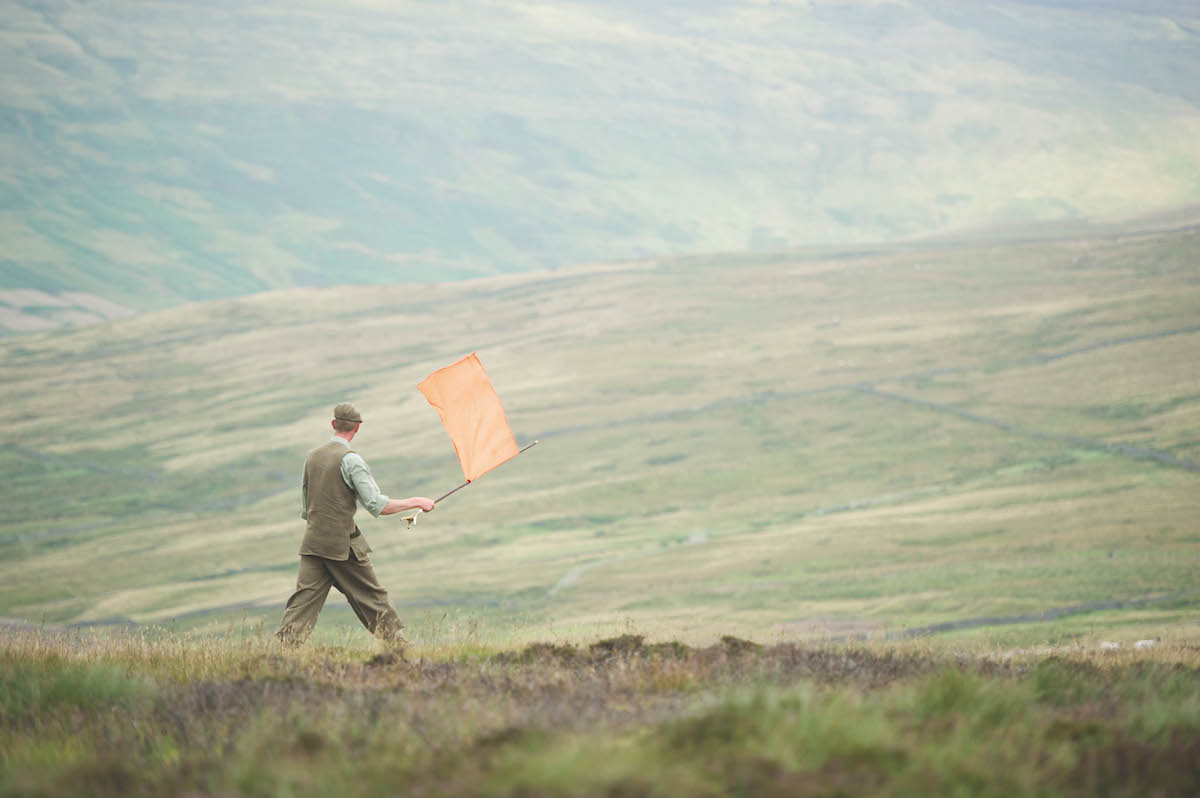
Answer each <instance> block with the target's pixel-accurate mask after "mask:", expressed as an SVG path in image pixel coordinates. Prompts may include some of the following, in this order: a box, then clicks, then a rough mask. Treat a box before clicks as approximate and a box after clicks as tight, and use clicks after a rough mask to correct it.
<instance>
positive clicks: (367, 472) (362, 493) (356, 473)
mask: <svg viewBox="0 0 1200 798" xmlns="http://www.w3.org/2000/svg"><path fill="white" fill-rule="evenodd" d="M342 479H344V480H345V481H346V484H347V485H349V486H350V487H351V488H353V489H354V493H355V495H356V496H357V497H358V503H359V504H360V505H362V508H363V509H364V510H366V511H367V512H368V513H370V514H371V515H373V516H374V517H376V518H378V517H379V514H380V513H382V512H383V508H384V507H387V503H388V497H387V496H385V495H383V494H382V493H380V492H379V486H378V485H376V484H375V477H374V476H372V474H371V469H369V468H367V463H366V461H364V460H363V459H362V457H360V456H359V455H358V453H357V452H350V453H349V454H347V455H346V456H345V457H343V458H342Z"/></svg>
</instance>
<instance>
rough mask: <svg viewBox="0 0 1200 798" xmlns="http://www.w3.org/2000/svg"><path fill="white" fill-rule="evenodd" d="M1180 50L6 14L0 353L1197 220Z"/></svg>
mask: <svg viewBox="0 0 1200 798" xmlns="http://www.w3.org/2000/svg"><path fill="white" fill-rule="evenodd" d="M1198 31H1200V17H1198V16H1197V10H1196V7H1195V4H1193V3H1185V2H1169V1H1168V0H1156V2H1132V0H1130V1H1129V2H1108V3H1103V4H1099V3H1086V4H1082V3H1057V2H1056V3H1050V2H1017V3H1006V4H1000V5H996V6H994V7H987V8H985V7H983V5H982V4H962V3H952V2H941V1H940V0H924V1H922V2H904V3H876V2H866V1H865V0H864V2H849V3H836V4H828V3H818V4H785V3H772V4H751V3H746V4H741V3H719V4H718V3H704V4H701V3H687V4H671V3H668V4H645V3H619V4H613V3H593V2H556V3H541V4H494V3H482V2H470V3H457V4H455V5H454V6H453V7H442V6H440V5H438V4H429V3H421V4H403V3H402V4H383V3H371V2H360V3H349V4H348V3H344V2H328V0H305V2H301V3H296V2H288V3H280V2H267V3H255V4H252V5H244V4H231V3H223V4H216V5H211V4H188V3H156V4H153V6H147V5H146V4H138V3H107V4H102V5H97V4H93V3H85V2H78V1H76V0H68V1H67V2H62V3H53V4H44V3H34V2H15V3H9V4H7V5H6V9H5V14H4V15H3V18H2V20H0V66H2V67H3V69H4V72H5V74H6V76H7V78H8V79H7V80H5V81H4V82H3V85H0V151H2V152H3V153H4V158H3V162H2V165H0V236H2V239H3V242H4V248H3V249H4V251H3V254H2V255H0V289H7V290H8V291H10V292H11V291H12V290H18V289H19V290H21V291H24V292H25V293H21V294H12V293H5V294H0V311H3V312H0V327H3V328H5V329H8V330H17V331H23V330H31V329H37V328H38V327H39V326H41V325H42V324H44V323H47V322H49V323H54V324H57V323H60V322H74V321H79V320H82V319H84V318H86V317H95V316H96V315H97V312H96V311H95V309H94V307H92V306H94V304H95V303H94V301H92V300H91V297H92V296H97V297H100V298H104V299H107V300H108V301H110V302H116V303H118V304H119V305H121V306H123V307H127V308H132V309H138V310H140V309H146V308H152V307H162V306H165V305H167V304H171V303H177V302H179V301H181V300H186V299H211V298H220V297H228V296H233V295H241V294H247V293H252V292H257V291H262V290H267V289H275V288H285V287H292V286H311V285H329V284H336V283H363V282H373V283H396V282H412V281H427V282H436V281H443V280H450V279H457V278H460V277H466V276H480V275H490V274H496V273H504V272H512V271H520V270H530V269H545V268H551V267H557V266H560V265H564V264H578V263H583V262H607V261H613V260H620V259H623V258H633V257H642V256H647V255H660V254H681V253H691V252H712V251H744V250H747V249H755V250H768V249H778V248H781V247H785V246H795V245H799V244H814V243H829V242H844V241H869V240H896V239H900V238H906V237H911V236H919V235H923V234H928V233H932V232H936V231H945V230H952V229H960V228H965V227H972V226H976V225H981V224H997V223H1005V222H1013V223H1020V222H1029V221H1037V220H1044V219H1069V218H1098V217H1103V218H1109V217H1115V216H1122V215H1128V214H1132V213H1143V212H1147V211H1153V210H1156V209H1161V208H1167V207H1174V206H1176V205H1180V204H1187V203H1196V202H1198V201H1200V193H1198V189H1197V186H1200V144H1197V142H1200V107H1198V105H1197V103H1198V102H1200V94H1198V93H1197V88H1196V87H1197V86H1200V67H1198V65H1200V33H1198ZM30 291H38V292H42V293H28V292H30ZM65 292H83V293H84V294H86V295H88V297H89V299H88V302H87V303H80V302H77V301H76V300H74V299H71V298H68V299H66V300H64V299H63V298H62V295H63V294H64V293H65ZM63 302H66V305H65V306H64V305H63V304H62V303H63ZM89 303H90V304H89ZM99 315H101V316H108V315H111V314H109V313H99Z"/></svg>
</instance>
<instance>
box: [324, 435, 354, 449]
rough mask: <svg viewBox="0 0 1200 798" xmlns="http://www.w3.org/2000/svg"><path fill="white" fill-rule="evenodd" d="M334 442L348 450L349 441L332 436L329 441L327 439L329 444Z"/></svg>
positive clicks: (339, 436) (338, 436)
mask: <svg viewBox="0 0 1200 798" xmlns="http://www.w3.org/2000/svg"><path fill="white" fill-rule="evenodd" d="M334 441H336V442H338V443H340V444H342V445H343V446H345V447H346V448H347V449H349V448H350V441H348V440H346V439H345V438H343V437H342V436H341V435H334V436H333V437H332V438H330V439H329V442H330V443H333V442H334Z"/></svg>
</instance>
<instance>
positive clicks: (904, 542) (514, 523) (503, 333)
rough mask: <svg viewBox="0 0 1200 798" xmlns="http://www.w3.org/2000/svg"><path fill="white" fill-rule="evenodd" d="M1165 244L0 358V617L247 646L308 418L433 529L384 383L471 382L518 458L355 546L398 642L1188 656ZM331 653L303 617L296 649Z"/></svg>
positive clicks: (170, 337)
mask: <svg viewBox="0 0 1200 798" xmlns="http://www.w3.org/2000/svg"><path fill="white" fill-rule="evenodd" d="M1197 235H1198V234H1197V228H1196V227H1195V226H1194V225H1181V226H1177V227H1175V228H1172V229H1167V230H1158V231H1148V230H1142V231H1138V230H1136V229H1133V228H1112V229H1110V230H1101V231H1098V232H1096V233H1093V234H1090V235H1086V236H1085V235H1065V234H1064V235H1059V236H1057V237H1056V236H1054V235H1049V234H1047V235H1043V236H1040V237H1030V238H1027V239H1025V240H1008V241H1000V240H992V241H985V242H982V243H980V242H978V241H977V242H974V243H972V242H970V241H965V240H964V241H957V242H956V241H945V242H936V243H929V244H926V245H910V246H908V247H904V248H897V247H893V248H881V249H857V250H854V251H849V250H846V251H836V250H826V251H809V252H795V253H781V254H775V255H769V256H768V255H764V256H727V257H726V256H713V257H706V258H690V259H683V260H678V259H676V260H651V261H640V262H634V263H628V264H620V265H613V266H608V267H603V268H592V269H577V270H562V271H557V272H550V273H538V274H532V275H525V276H513V277H505V278H492V279H487V280H479V281H468V282H463V283H455V284H442V285H437V286H385V287H370V288H352V287H343V288H332V289H330V288H326V289H295V290H290V291H284V292H275V293H267V294H262V295H257V296H252V297H247V298H243V299H237V300H229V301H216V302H208V303H199V304H191V305H187V306H184V307H182V308H179V309H174V310H171V311H163V312H157V313H150V314H144V315H141V316H137V317H134V318H130V319H125V320H120V321H116V322H111V323H108V324H104V325H100V326H95V327H89V328H85V329H81V330H76V331H62V332H51V333H43V334H37V335H30V336H24V337H20V338H11V339H7V340H5V341H3V342H0V357H2V359H3V362H4V378H3V381H2V382H0V420H2V422H3V424H4V427H5V428H6V429H8V430H9V431H10V438H9V441H8V442H7V443H6V444H4V445H3V447H2V448H0V495H2V496H3V506H4V508H5V513H4V516H3V521H2V523H0V545H2V547H3V551H4V555H5V556H4V557H3V560H2V562H0V616H3V617H6V618H9V619H14V620H16V621H19V622H25V623H30V624H34V625H41V624H46V625H63V624H67V625H75V624H84V625H96V624H113V623H118V624H121V623H135V624H154V625H164V626H168V627H172V628H175V629H177V630H180V631H182V630H185V629H193V628H198V629H204V630H209V631H213V630H222V629H224V630H228V629H230V628H235V627H236V628H241V627H242V626H243V625H245V624H249V625H251V626H253V625H255V624H257V623H259V622H263V623H265V624H267V625H268V626H270V625H271V624H274V623H276V622H277V621H278V617H279V614H280V608H281V607H282V603H283V601H284V599H285V598H286V597H287V595H288V593H289V591H290V589H291V587H292V585H293V584H294V579H295V566H296V549H297V546H298V541H299V537H300V535H301V534H302V528H303V525H302V522H301V521H300V519H299V518H298V509H299V508H298V501H299V499H298V493H299V491H298V487H297V483H298V480H299V472H300V465H301V462H302V459H303V455H304V452H305V451H306V450H307V449H308V448H310V447H312V446H314V445H317V444H319V443H321V442H322V441H323V440H325V438H326V435H327V430H328V418H329V414H330V408H331V407H332V406H333V404H334V403H335V402H337V401H340V400H343V399H351V400H353V401H355V402H356V403H357V404H358V406H359V407H360V409H361V410H362V412H363V414H364V415H365V417H366V419H367V420H366V423H365V424H364V426H363V430H362V432H361V433H360V436H359V437H358V438H357V439H356V440H355V445H356V448H357V449H358V450H359V451H360V452H361V453H362V454H363V455H364V456H365V457H366V459H367V461H368V462H369V463H371V464H372V467H373V469H374V471H375V474H376V476H377V478H378V480H379V482H380V484H381V486H382V488H383V490H384V491H385V492H386V493H389V494H390V495H393V496H408V495H438V494H440V493H441V492H444V491H445V490H448V489H449V488H450V487H453V486H454V485H456V484H457V483H458V482H459V480H460V478H461V477H460V474H459V471H458V465H457V462H456V461H455V460H454V457H453V454H452V449H451V447H450V445H449V441H448V440H447V438H446V436H445V433H444V431H443V430H442V429H441V426H440V425H439V423H438V421H437V416H436V414H435V413H434V411H433V410H432V409H431V408H429V406H428V405H427V404H426V403H425V402H424V400H423V398H422V397H421V396H420V394H419V393H418V392H417V391H416V390H415V385H416V383H417V382H418V381H419V380H420V379H422V378H423V377H425V376H426V375H427V374H428V373H430V372H431V371H433V370H434V369H435V368H438V367H440V366H443V365H446V364H448V363H450V362H452V361H453V360H456V359H457V358H459V357H461V356H462V355H464V354H466V353H468V352H471V351H475V350H478V352H479V353H480V357H481V359H482V361H483V362H484V364H485V365H486V366H487V368H488V370H489V372H490V374H491V377H492V379H493V381H494V383H495V385H496V386H497V388H498V390H499V393H500V395H501V397H502V399H503V401H504V403H505V406H506V408H507V411H508V413H509V417H510V420H511V422H512V426H513V428H514V431H515V433H516V436H517V438H518V440H519V441H520V442H522V443H524V442H528V441H531V440H534V439H539V440H540V441H541V444H540V445H539V446H537V447H536V448H534V449H533V450H531V451H530V452H528V453H527V454H524V455H522V456H521V457H520V458H518V459H517V460H516V461H514V462H512V463H510V464H507V465H505V466H504V467H503V468H501V469H500V470H498V471H496V472H494V473H492V474H489V475H488V476H486V477H484V478H483V479H481V480H480V481H479V482H478V483H476V484H475V485H473V486H471V487H470V488H468V489H467V490H464V491H461V492H460V493H458V494H456V495H455V496H454V497H452V498H451V499H449V500H447V501H446V502H445V503H444V505H442V506H440V507H439V509H438V511H437V512H436V513H435V514H433V515H431V516H429V517H427V518H424V519H422V521H421V523H420V524H419V525H418V526H417V527H415V528H414V529H411V530H408V529H406V528H405V527H404V525H403V524H401V523H399V522H397V521H396V520H394V519H388V518H384V519H378V520H374V519H371V518H369V517H365V518H362V519H360V526H361V527H362V528H363V530H364V532H365V534H366V535H367V536H368V538H369V539H370V541H371V544H372V545H373V547H374V549H375V554H374V555H373V560H374V562H375V567H376V570H377V572H378V573H379V575H380V578H381V580H382V581H383V583H384V584H385V586H387V587H388V589H389V591H390V593H391V597H392V599H393V601H394V603H395V604H396V606H397V608H398V609H399V611H400V613H401V615H402V617H403V618H404V619H405V621H406V623H408V624H409V626H410V634H411V635H412V637H413V641H414V642H415V643H421V642H422V641H424V640H427V639H428V638H429V635H432V634H435V630H437V629H441V628H448V627H449V626H452V625H455V624H458V625H468V624H473V625H475V626H476V627H478V628H479V629H480V632H479V633H480V634H481V635H482V636H483V639H484V641H485V642H490V643H493V644H497V645H516V644H519V643H521V642H525V641H533V640H544V639H555V638H562V639H569V640H574V641H586V640H588V639H594V638H595V637H597V636H608V635H612V634H617V633H624V632H636V633H640V634H645V635H648V636H649V637H650V638H651V639H679V640H682V641H684V642H688V643H692V644H701V645H706V644H708V643H711V642H712V640H713V639H715V638H716V637H717V636H719V635H726V634H730V635H735V636H739V637H745V638H750V639H754V640H757V641H759V642H787V641H795V640H840V639H843V638H860V637H869V638H872V639H880V638H899V637H904V636H908V635H914V634H920V633H924V632H929V633H933V632H936V633H939V634H944V635H946V636H948V637H951V638H956V639H957V638H964V639H967V638H980V639H986V640H990V641H992V642H994V643H996V644H997V645H1014V646H1016V645H1030V644H1042V643H1063V642H1065V641H1068V640H1075V641H1081V640H1082V641H1089V642H1090V643H1095V642H1098V641H1099V640H1100V639H1101V638H1104V639H1109V640H1113V641H1116V642H1122V641H1132V640H1136V639H1144V638H1152V637H1161V636H1166V637H1172V638H1179V639H1194V638H1195V636H1196V634H1197V631H1198V629H1200V627H1198V626H1197V620H1198V619H1200V613H1198V612H1197V610H1198V609H1200V593H1198V592H1197V591H1196V574H1197V573H1200V545H1198V544H1200V522H1198V521H1197V519H1200V490H1197V486H1198V482H1197V480H1198V479H1200V474H1198V473H1197V470H1198V468H1200V465H1198V464H1200V366H1198V365H1197V362H1198V360H1197V358H1196V353H1197V351H1200V350H1198V344H1200V316H1198V314H1197V309H1198V308H1200V272H1198V270H1197V269H1196V263H1197V256H1198V254H1200V241H1198V238H1197ZM360 515H364V514H362V513H360ZM353 623H354V621H353V616H352V615H350V613H349V610H348V608H347V607H346V605H345V604H344V602H343V601H342V600H341V598H340V596H338V595H337V594H336V593H334V594H333V595H332V596H331V599H330V603H329V606H328V609H327V610H326V614H325V615H324V616H322V622H321V624H320V625H319V626H318V628H317V635H318V639H319V640H321V639H323V640H326V641H328V640H331V639H335V638H337V637H338V636H339V635H342V634H343V630H344V629H346V628H347V627H346V625H347V624H350V625H353ZM946 624H956V625H957V626H955V627H954V628H947V627H946V626H945V625H946ZM359 634H362V635H363V636H365V633H362V632H359Z"/></svg>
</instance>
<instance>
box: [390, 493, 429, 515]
mask: <svg viewBox="0 0 1200 798" xmlns="http://www.w3.org/2000/svg"><path fill="white" fill-rule="evenodd" d="M405 510H424V511H425V512H427V513H432V512H433V500H432V499H426V498H425V497H424V496H413V497H412V498H411V499H388V503H387V505H386V506H384V508H383V510H382V511H380V513H379V514H380V515H391V514H392V513H402V512H404V511H405Z"/></svg>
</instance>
